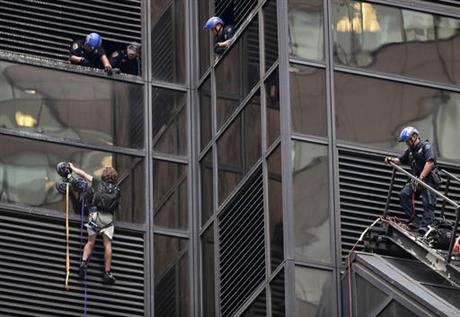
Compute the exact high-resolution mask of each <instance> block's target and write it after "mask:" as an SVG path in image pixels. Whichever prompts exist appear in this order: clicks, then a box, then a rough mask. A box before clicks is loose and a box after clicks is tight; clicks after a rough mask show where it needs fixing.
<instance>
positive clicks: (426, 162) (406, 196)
mask: <svg viewBox="0 0 460 317" xmlns="http://www.w3.org/2000/svg"><path fill="white" fill-rule="evenodd" d="M399 142H405V143H406V145H407V149H406V150H405V151H404V153H403V154H402V155H400V156H399V157H391V156H387V157H385V163H386V164H388V163H389V162H393V163H395V164H397V165H401V164H405V165H409V166H410V167H411V170H412V173H413V174H414V175H415V176H416V177H417V178H418V179H419V180H421V181H423V182H425V183H426V184H427V185H429V186H431V187H433V188H437V186H438V180H437V179H436V175H434V169H435V168H436V160H437V154H436V150H435V148H434V146H433V145H432V144H431V143H430V142H429V141H428V140H426V141H422V140H421V139H420V133H419V132H418V130H417V129H416V128H414V127H406V128H404V129H403V130H402V131H401V133H400V136H399ZM413 194H414V196H413ZM420 195H421V196H422V203H423V215H422V217H419V216H418V215H417V214H416V213H415V210H414V209H413V205H412V200H413V199H415V198H418V197H419V196H420ZM399 197H400V199H401V207H402V209H403V211H404V212H405V213H406V215H407V216H408V217H409V227H410V228H413V229H422V230H425V229H426V228H427V226H429V225H431V224H432V223H433V221H434V220H435V214H434V210H435V207H436V194H435V193H434V192H432V191H430V190H428V189H426V188H425V187H423V186H422V185H420V184H419V183H417V182H413V181H412V182H408V183H407V184H406V185H405V186H404V187H403V189H402V190H401V192H400V193H399Z"/></svg>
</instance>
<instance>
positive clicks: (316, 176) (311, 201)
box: [292, 141, 332, 263]
mask: <svg viewBox="0 0 460 317" xmlns="http://www.w3.org/2000/svg"><path fill="white" fill-rule="evenodd" d="M292 165H293V168H294V171H293V182H294V184H293V185H294V186H293V191H294V192H293V199H294V237H295V258H296V260H302V261H306V262H323V263H330V262H331V257H332V255H331V249H332V248H331V241H330V240H331V239H330V234H331V231H330V230H331V228H330V212H329V172H328V167H329V163H328V154H327V146H325V145H319V144H313V143H303V142H297V141H295V142H294V143H293V157H292Z"/></svg>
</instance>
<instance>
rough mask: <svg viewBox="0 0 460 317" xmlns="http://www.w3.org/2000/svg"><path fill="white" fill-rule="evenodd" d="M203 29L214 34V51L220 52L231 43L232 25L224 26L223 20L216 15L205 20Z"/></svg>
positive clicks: (233, 32) (233, 31)
mask: <svg viewBox="0 0 460 317" xmlns="http://www.w3.org/2000/svg"><path fill="white" fill-rule="evenodd" d="M204 29H205V30H208V31H210V32H212V34H213V35H214V53H216V54H222V53H223V52H225V50H226V49H227V47H228V46H230V44H231V43H232V37H233V35H234V34H235V30H234V28H233V26H231V25H228V26H225V23H224V21H223V20H222V19H221V18H219V17H217V16H214V17H211V18H209V19H208V21H206V24H205V25H204Z"/></svg>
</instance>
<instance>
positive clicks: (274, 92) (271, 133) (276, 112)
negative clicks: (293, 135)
mask: <svg viewBox="0 0 460 317" xmlns="http://www.w3.org/2000/svg"><path fill="white" fill-rule="evenodd" d="M265 95H266V100H267V101H266V104H267V140H268V144H267V145H268V146H270V145H271V144H272V143H273V142H274V141H275V140H276V139H277V138H278V137H279V136H280V86H279V76H278V68H277V69H275V70H274V71H273V73H272V74H271V75H270V77H268V79H267V80H266V81H265Z"/></svg>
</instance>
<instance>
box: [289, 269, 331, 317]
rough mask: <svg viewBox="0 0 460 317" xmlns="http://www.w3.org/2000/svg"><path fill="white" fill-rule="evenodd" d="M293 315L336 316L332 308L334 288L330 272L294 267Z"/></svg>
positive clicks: (299, 316)
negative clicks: (294, 309) (294, 297)
mask: <svg viewBox="0 0 460 317" xmlns="http://www.w3.org/2000/svg"><path fill="white" fill-rule="evenodd" d="M295 296H296V307H295V308H296V313H295V316H297V317H303V316H317V317H329V316H336V315H337V313H336V312H335V309H334V306H335V305H334V303H335V302H336V300H335V296H336V290H335V289H334V288H333V287H332V273H331V272H326V271H320V270H315V269H309V268H304V267H296V269H295Z"/></svg>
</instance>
